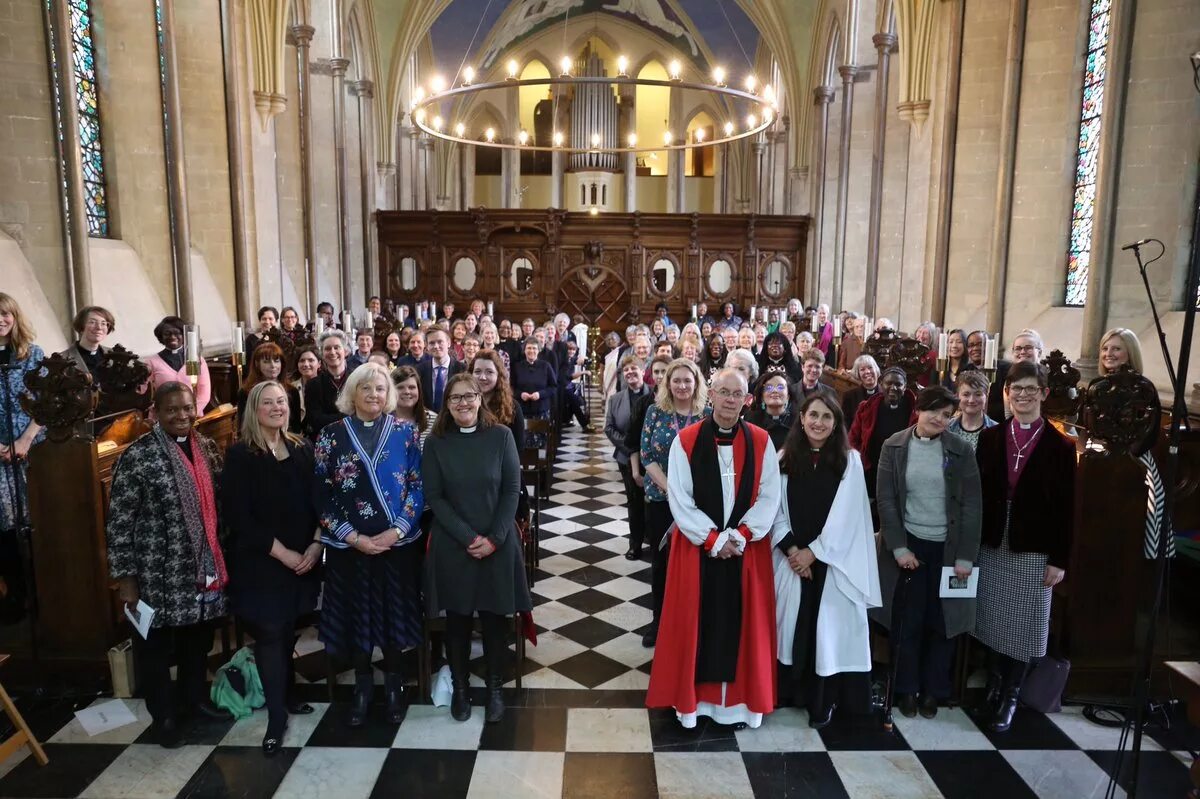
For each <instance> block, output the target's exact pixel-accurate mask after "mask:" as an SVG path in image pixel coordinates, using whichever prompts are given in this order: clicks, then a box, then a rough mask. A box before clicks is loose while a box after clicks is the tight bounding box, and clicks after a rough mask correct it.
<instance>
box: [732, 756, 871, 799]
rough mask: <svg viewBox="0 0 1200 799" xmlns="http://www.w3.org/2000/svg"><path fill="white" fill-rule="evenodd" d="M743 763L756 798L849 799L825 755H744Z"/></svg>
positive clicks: (835, 770) (850, 798)
mask: <svg viewBox="0 0 1200 799" xmlns="http://www.w3.org/2000/svg"><path fill="white" fill-rule="evenodd" d="M742 761H743V762H744V763H745V764H746V773H747V774H748V775H749V776H750V784H751V785H752V786H753V787H754V795H755V796H756V797H770V799H852V797H851V796H850V794H848V793H846V789H845V787H844V786H843V785H842V780H841V778H840V777H838V773H837V769H835V768H834V767H833V763H832V762H831V761H830V759H829V755H828V754H825V753H824V752H745V753H743V754H742ZM853 799H856V798H853Z"/></svg>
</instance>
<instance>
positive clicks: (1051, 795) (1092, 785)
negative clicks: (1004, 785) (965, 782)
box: [1002, 749, 1125, 799]
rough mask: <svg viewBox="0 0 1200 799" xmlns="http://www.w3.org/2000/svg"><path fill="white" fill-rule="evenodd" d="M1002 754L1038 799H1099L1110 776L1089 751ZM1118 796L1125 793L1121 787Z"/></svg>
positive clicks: (1020, 751) (1015, 751)
mask: <svg viewBox="0 0 1200 799" xmlns="http://www.w3.org/2000/svg"><path fill="white" fill-rule="evenodd" d="M1002 754H1003V755H1004V759H1005V760H1007V761H1008V762H1009V764H1010V765H1011V766H1012V767H1013V769H1015V770H1016V772H1017V773H1018V774H1020V775H1021V779H1023V780H1025V783H1026V784H1027V785H1028V786H1029V787H1030V788H1032V789H1033V792H1034V793H1035V794H1037V796H1038V799H1100V797H1103V796H1104V792H1105V789H1106V788H1107V786H1108V775H1107V774H1105V773H1104V770H1103V769H1101V768H1100V767H1099V766H1098V765H1096V763H1095V762H1094V761H1093V760H1092V759H1091V758H1090V757H1088V755H1087V753H1086V752H1080V751H1053V750H1051V751H1038V750H1031V749H1023V750H1011V751H1006V752H1002ZM1117 796H1125V791H1124V790H1122V789H1119V788H1118V789H1117Z"/></svg>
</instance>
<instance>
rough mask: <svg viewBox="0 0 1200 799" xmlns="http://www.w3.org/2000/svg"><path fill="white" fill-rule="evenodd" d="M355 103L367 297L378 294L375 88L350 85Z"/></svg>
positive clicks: (358, 83)
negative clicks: (373, 161)
mask: <svg viewBox="0 0 1200 799" xmlns="http://www.w3.org/2000/svg"><path fill="white" fill-rule="evenodd" d="M351 88H352V89H353V90H354V96H355V97H356V98H357V99H358V169H359V184H360V185H359V188H360V192H361V197H360V200H359V202H360V203H361V204H362V247H363V280H364V283H363V286H364V288H365V290H366V294H367V296H370V295H372V294H381V293H382V291H381V289H380V285H379V282H380V281H379V264H378V262H377V261H376V259H375V235H374V229H375V191H374V185H375V176H374V175H373V174H372V173H371V166H370V164H371V157H370V156H371V98H373V97H374V96H375V84H374V83H372V82H371V81H369V80H358V81H355V82H354V83H353V84H351Z"/></svg>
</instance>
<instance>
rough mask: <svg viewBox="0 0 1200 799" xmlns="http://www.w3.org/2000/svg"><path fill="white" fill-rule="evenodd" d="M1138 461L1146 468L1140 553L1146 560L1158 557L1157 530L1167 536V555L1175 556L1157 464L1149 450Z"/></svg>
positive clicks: (1173, 535) (1173, 536)
mask: <svg viewBox="0 0 1200 799" xmlns="http://www.w3.org/2000/svg"><path fill="white" fill-rule="evenodd" d="M1138 462H1139V463H1141V464H1142V467H1143V468H1145V470H1146V540H1145V541H1144V542H1143V544H1142V553H1143V554H1144V555H1145V556H1146V559H1147V560H1154V559H1155V558H1157V557H1158V536H1159V531H1160V530H1161V531H1162V534H1163V535H1165V536H1166V537H1167V557H1168V558H1173V557H1175V534H1174V533H1173V532H1172V530H1171V522H1170V520H1169V519H1167V518H1166V517H1165V514H1164V513H1163V510H1164V505H1165V503H1166V491H1165V490H1164V489H1163V481H1162V477H1161V476H1160V475H1159V473H1158V464H1157V463H1155V462H1154V455H1153V454H1151V452H1150V451H1149V450H1147V451H1145V452H1143V453H1142V454H1141V456H1140V457H1138Z"/></svg>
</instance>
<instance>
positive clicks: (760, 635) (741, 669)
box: [605, 309, 1141, 732]
mask: <svg viewBox="0 0 1200 799" xmlns="http://www.w3.org/2000/svg"><path fill="white" fill-rule="evenodd" d="M725 310H726V316H728V309H725ZM923 327H924V329H925V333H924V335H926V336H927V337H928V338H929V339H930V340H931V341H936V340H937V330H936V328H934V327H932V326H923ZM775 335H776V334H775V333H771V334H768V337H767V339H766V342H765V345H766V346H765V347H764V348H763V352H762V353H760V354H761V355H765V356H766V360H767V364H768V365H767V367H766V368H764V367H763V363H762V359H755V358H753V357H752V353H750V352H748V350H749V349H750V348H749V347H745V348H741V349H735V350H733V351H731V352H728V353H726V360H725V363H724V365H722V366H720V367H719V368H717V370H716V371H715V372H713V373H712V374H711V376H710V375H706V374H705V372H704V370H703V368H702V366H701V364H700V363H698V362H697V359H695V358H693V357H690V355H691V354H690V352H687V351H686V349H687V344H688V341H687V338H686V334H685V338H683V339H680V340H679V342H678V343H677V344H676V346H674V347H673V348H672V349H668V348H667V347H665V346H663V343H662V342H657V343H655V342H653V340H652V338H651V337H652V333H651V332H648V331H643V330H640V329H635V330H631V331H630V332H629V338H630V339H631V340H630V341H629V342H627V348H626V349H627V351H626V353H625V354H624V355H619V356H618V357H619V361H618V366H617V369H616V370H615V372H614V374H615V377H613V378H612V393H611V396H610V397H609V399H608V404H607V413H606V421H605V432H606V434H607V435H608V438H609V439H610V441H611V442H612V443H613V446H614V452H613V456H614V459H615V460H616V462H617V465H618V469H619V470H620V473H621V475H622V479H623V483H624V486H625V491H626V499H627V506H628V509H629V551H628V552H627V553H626V557H628V558H630V559H638V558H640V557H643V544H646V543H648V544H649V548H650V551H651V556H650V557H651V559H652V561H653V567H652V582H653V597H654V606H653V610H654V622H653V625H652V627H651V629H650V631H649V632H647V633H646V635H645V636H644V639H643V644H644V645H645V646H647V647H656V651H655V659H654V665H653V669H652V673H651V684H650V691H649V695H648V704H650V705H651V706H664V707H673V708H675V710H676V712H677V714H678V717H679V719H680V721H681V722H682V723H683V724H684V726H692V725H694V724H695V721H696V717H697V716H698V715H707V716H710V717H712V718H713V719H715V720H717V721H718V722H722V723H745V724H748V725H750V726H757V725H758V724H759V723H761V720H762V717H763V715H764V714H766V713H769V712H770V711H771V710H772V709H773V708H774V707H775V706H776V705H775V703H776V702H778V703H780V704H784V703H794V704H796V705H798V706H801V707H806V708H807V710H808V712H809V718H810V723H811V724H812V725H813V726H814V727H818V728H819V727H822V726H824V725H826V724H828V723H830V720H831V718H832V714H833V711H834V708H835V707H841V708H843V709H844V710H845V711H847V712H849V713H865V712H867V711H868V710H869V708H870V704H869V702H870V698H871V693H870V680H869V676H870V671H871V663H872V659H871V653H870V646H869V640H870V639H869V635H868V622H867V612H868V610H869V609H871V608H875V607H880V606H881V605H882V603H883V597H882V595H881V589H880V578H879V574H880V570H881V569H891V570H893V571H894V572H895V573H896V576H897V578H898V579H897V581H896V590H895V593H894V595H893V597H892V602H891V612H890V621H889V627H890V639H891V642H892V648H893V652H892V662H893V663H894V664H896V665H895V674H894V691H895V694H896V705H897V707H898V709H899V710H900V712H901V713H903V714H904V715H907V716H915V715H917V714H918V713H920V714H921V715H923V716H925V717H930V718H932V717H933V716H935V715H936V713H937V708H938V706H939V704H940V703H943V702H944V701H945V700H947V699H948V698H949V697H950V695H951V690H952V682H951V663H952V660H953V657H954V652H955V649H956V646H957V639H958V637H959V636H961V635H962V634H963V633H967V634H969V635H971V636H972V637H973V638H974V639H975V641H976V642H977V643H978V644H979V645H981V646H982V647H984V648H985V650H986V653H987V658H986V660H987V669H988V680H987V690H986V692H985V700H984V704H983V707H982V708H981V710H983V711H984V712H985V713H986V716H987V718H986V722H987V724H988V726H989V727H990V729H992V730H994V731H997V732H1003V731H1006V730H1007V729H1008V728H1009V726H1010V725H1011V723H1012V719H1013V716H1014V714H1015V712H1016V708H1017V700H1018V696H1019V692H1020V687H1021V685H1022V682H1023V680H1024V678H1025V676H1026V674H1027V672H1028V670H1029V668H1030V664H1031V663H1032V662H1034V661H1036V660H1037V659H1038V658H1040V657H1042V656H1044V655H1045V654H1046V649H1047V644H1048V633H1049V612H1050V604H1051V592H1052V589H1053V587H1054V586H1055V585H1057V584H1058V583H1059V582H1061V581H1062V580H1063V578H1064V576H1065V573H1066V568H1067V565H1068V558H1069V554H1070V546H1071V539H1072V524H1073V510H1072V509H1073V507H1074V504H1073V492H1074V469H1075V443H1074V441H1073V440H1072V439H1071V438H1068V437H1067V436H1066V435H1064V434H1063V433H1060V432H1059V431H1058V430H1057V429H1056V428H1055V427H1054V426H1053V425H1051V424H1050V423H1048V422H1047V421H1046V419H1045V417H1044V416H1043V415H1042V404H1043V402H1044V401H1045V400H1046V398H1047V396H1048V393H1049V386H1048V375H1047V371H1046V368H1045V367H1044V366H1043V365H1041V364H1040V363H1039V361H1040V360H1041V359H1042V357H1043V353H1042V350H1043V349H1044V347H1043V344H1042V341H1041V338H1040V336H1039V335H1038V334H1037V333H1036V332H1035V331H1033V330H1023V331H1021V332H1020V333H1019V334H1018V335H1017V336H1016V337H1015V338H1014V340H1013V342H1012V346H1011V348H1010V351H1011V352H1012V355H1013V358H1012V360H1011V361H1004V360H1002V361H1000V362H999V363H998V365H997V369H996V373H995V381H996V384H998V385H999V388H998V389H997V388H996V387H995V384H993V383H992V382H990V381H989V376H988V373H987V372H985V371H984V370H983V369H982V368H980V367H979V366H978V365H977V366H967V363H966V362H963V363H962V364H961V365H959V364H957V363H955V362H953V361H952V362H951V364H950V365H949V368H947V369H946V370H945V374H942V373H938V372H936V371H935V372H934V373H933V374H932V375H931V379H930V380H929V381H928V385H925V386H921V385H920V383H919V381H917V380H913V381H912V382H913V383H914V387H915V390H914V388H910V387H909V383H910V378H909V375H908V373H906V371H905V370H904V369H902V368H899V367H896V366H893V367H889V368H887V369H885V370H884V371H883V372H882V373H881V372H880V370H879V367H878V365H877V364H876V363H875V361H874V359H872V358H871V357H870V356H867V355H859V356H857V357H856V359H855V362H854V364H853V366H854V372H855V374H856V376H857V377H858V378H859V383H860V385H859V387H858V388H856V389H854V390H852V391H850V392H848V393H847V395H846V396H844V397H842V398H839V397H838V395H837V394H836V392H834V391H833V390H832V389H831V388H830V387H828V386H826V385H824V384H821V383H820V382H819V380H820V377H821V375H822V372H823V369H822V368H821V366H822V365H821V364H820V363H819V360H818V358H813V359H812V360H806V361H805V365H804V367H803V368H802V371H801V373H800V378H799V379H798V380H793V377H794V373H792V372H789V370H788V368H787V366H786V365H783V364H784V362H785V361H786V360H787V358H786V357H785V356H787V355H789V354H790V352H789V350H788V347H787V344H786V339H785V340H780V339H779V338H775V339H772V338H771V336H775ZM980 336H982V334H980ZM974 337H975V336H974V334H973V335H972V336H971V337H970V338H974ZM1101 350H1102V358H1101V364H1100V371H1101V373H1102V374H1110V373H1113V372H1115V371H1116V370H1117V369H1119V368H1121V367H1122V366H1128V367H1130V368H1132V369H1134V370H1135V371H1140V370H1141V355H1140V348H1139V345H1138V341H1137V337H1136V336H1135V335H1134V334H1133V333H1132V332H1131V331H1129V330H1126V329H1117V330H1113V331H1109V332H1108V333H1106V334H1105V336H1104V338H1103V340H1102V344H1101ZM652 351H653V352H654V353H655V354H654V355H653V356H652V357H648V356H649V353H650V352H652ZM952 352H954V350H953V349H952ZM967 352H970V348H969V347H968V349H967ZM741 353H745V354H744V355H743V354H741ZM612 357H613V356H611V355H610V358H612ZM972 362H974V363H976V364H981V363H982V354H981V353H980V354H977V355H976V356H972ZM776 364H780V365H783V367H782V368H771V367H772V366H775V365H776ZM810 364H811V368H810ZM951 370H954V372H955V373H954V374H953V375H952V380H950V381H949V385H947V382H946V378H947V377H948V376H950V372H951ZM809 371H811V372H812V374H811V375H810V374H809ZM606 382H607V381H606ZM951 386H952V387H951ZM993 397H998V404H997V407H998V410H994V411H993V410H991V406H992V402H991V399H992V398H993ZM993 414H994V415H993ZM877 537H878V542H877ZM880 549H882V551H884V552H886V553H887V554H886V555H885V556H882V559H881V560H880V559H877V550H880ZM751 555H753V557H751ZM735 558H737V559H740V560H737V561H735V563H736V564H740V565H736V566H733V567H731V566H729V565H728V564H725V563H723V562H722V561H726V560H730V559H735ZM730 569H732V572H730ZM951 577H953V578H954V579H956V580H959V581H966V580H977V587H976V596H977V599H967V598H942V597H941V596H940V588H941V585H942V583H943V582H944V581H945V580H946V579H949V578H951ZM768 621H770V622H771V623H770V624H768V623H767V622H768ZM768 651H769V652H770V654H771V657H770V658H768V657H767V655H766V654H765V653H766V652H768ZM764 686H768V687H774V688H776V689H777V690H776V691H771V690H766V688H764Z"/></svg>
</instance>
